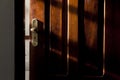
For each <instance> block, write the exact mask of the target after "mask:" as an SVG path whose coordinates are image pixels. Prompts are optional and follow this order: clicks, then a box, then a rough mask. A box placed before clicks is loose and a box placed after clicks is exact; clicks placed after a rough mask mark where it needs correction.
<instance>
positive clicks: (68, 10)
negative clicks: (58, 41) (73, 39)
mask: <svg viewBox="0 0 120 80" xmlns="http://www.w3.org/2000/svg"><path fill="white" fill-rule="evenodd" d="M68 73H69V0H67V74H68Z"/></svg>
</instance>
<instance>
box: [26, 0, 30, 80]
mask: <svg viewBox="0 0 120 80" xmlns="http://www.w3.org/2000/svg"><path fill="white" fill-rule="evenodd" d="M29 30H30V0H25V36H29V35H30V33H29ZM28 42H29V41H28ZM25 44H26V45H25V47H26V48H25V51H26V53H25V54H26V56H25V68H26V67H27V66H28V70H26V69H25V80H29V74H30V71H29V68H30V66H29V63H30V59H29V58H30V56H29V54H30V53H29V50H30V48H29V47H28V45H29V43H28V44H27V42H26V41H25ZM26 62H27V63H28V64H26Z"/></svg>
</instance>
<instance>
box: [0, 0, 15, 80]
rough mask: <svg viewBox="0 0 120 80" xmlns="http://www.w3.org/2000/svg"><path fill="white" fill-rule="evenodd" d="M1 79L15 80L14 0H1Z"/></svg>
mask: <svg viewBox="0 0 120 80" xmlns="http://www.w3.org/2000/svg"><path fill="white" fill-rule="evenodd" d="M0 80H14V0H0Z"/></svg>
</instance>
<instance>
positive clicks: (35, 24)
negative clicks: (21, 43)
mask: <svg viewBox="0 0 120 80" xmlns="http://www.w3.org/2000/svg"><path fill="white" fill-rule="evenodd" d="M30 31H31V38H32V39H31V43H32V45H33V46H37V45H38V32H37V31H38V20H37V19H36V18H35V19H33V20H32V23H31V29H30Z"/></svg>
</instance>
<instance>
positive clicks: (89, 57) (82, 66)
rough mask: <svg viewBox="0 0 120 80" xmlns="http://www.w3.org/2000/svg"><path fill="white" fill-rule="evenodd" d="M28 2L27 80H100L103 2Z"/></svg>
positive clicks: (33, 0) (78, 0) (88, 0)
mask: <svg viewBox="0 0 120 80" xmlns="http://www.w3.org/2000/svg"><path fill="white" fill-rule="evenodd" d="M30 2H31V3H30V28H31V29H30V30H31V33H30V34H31V40H30V80H42V79H43V80H47V79H48V80H51V79H55V80H67V79H70V80H74V79H75V80H77V78H78V79H80V78H83V80H84V78H85V79H86V78H87V79H90V78H94V79H98V78H101V77H102V76H103V3H104V2H103V0H101V1H100V0H30ZM90 5H92V6H90ZM34 25H35V26H36V25H37V27H35V28H34ZM34 41H35V42H34Z"/></svg>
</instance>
